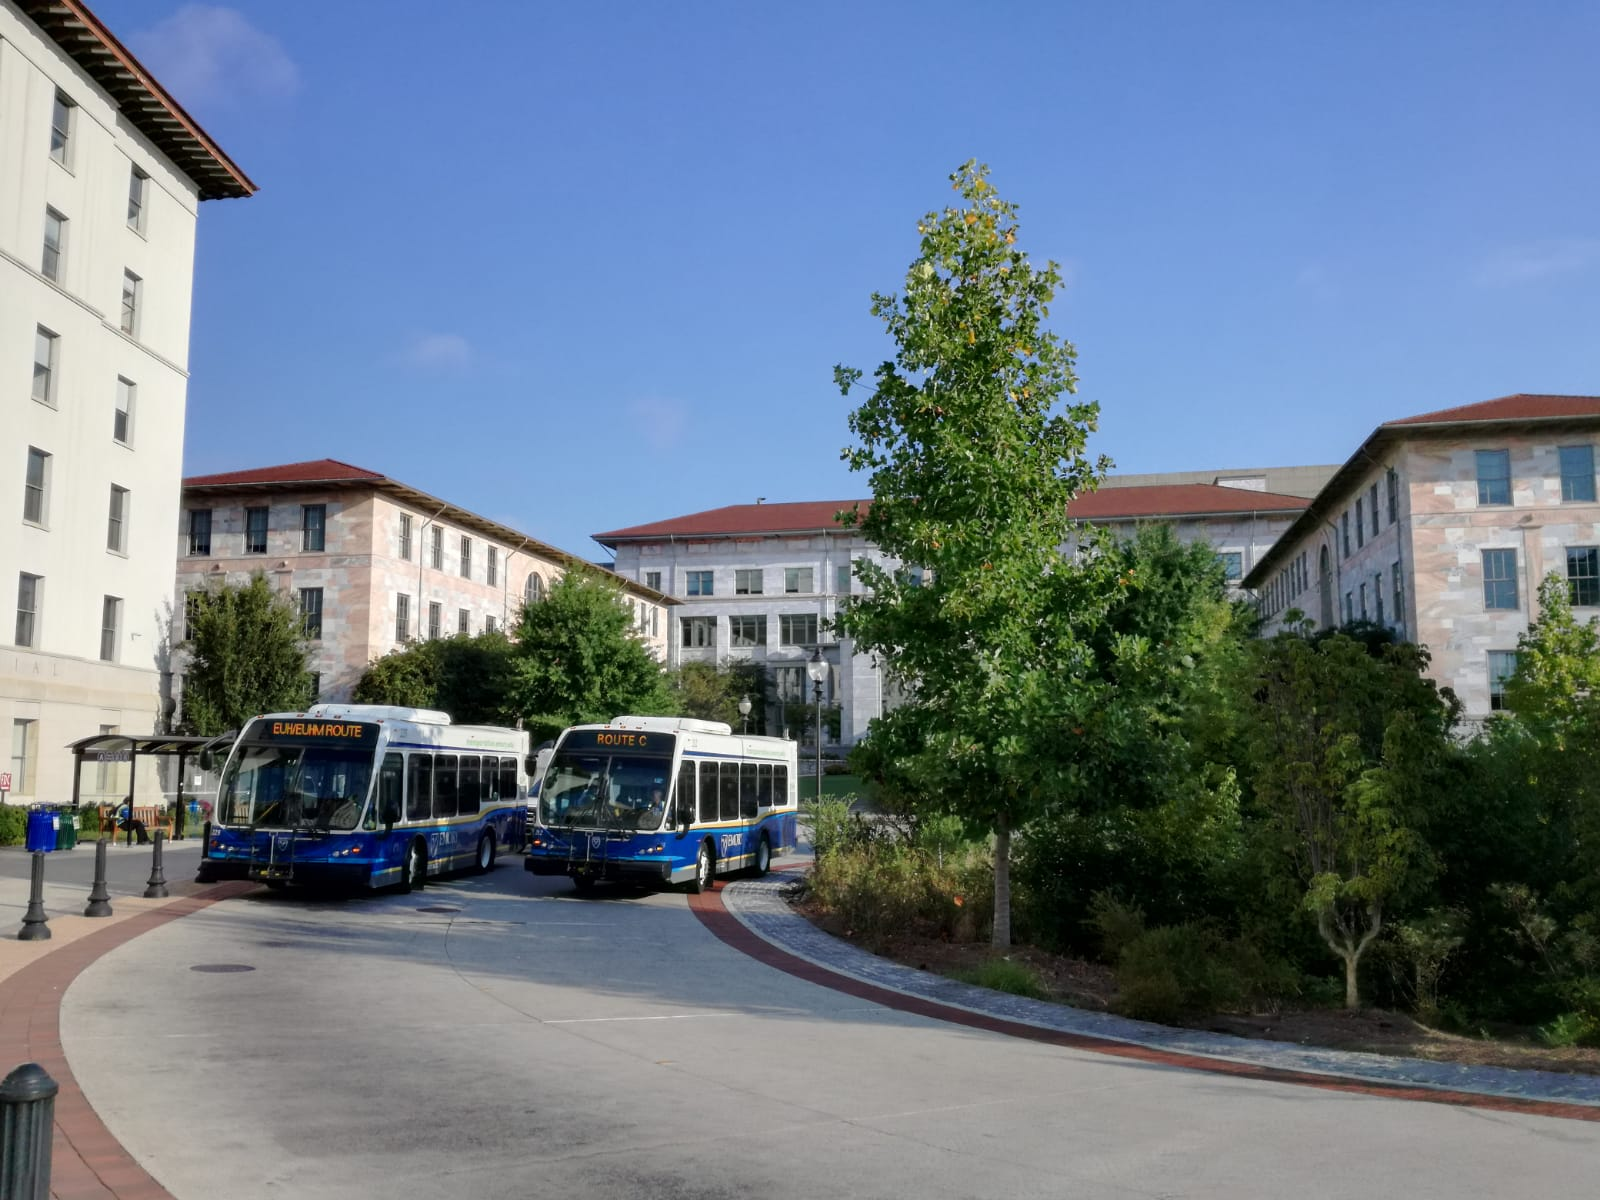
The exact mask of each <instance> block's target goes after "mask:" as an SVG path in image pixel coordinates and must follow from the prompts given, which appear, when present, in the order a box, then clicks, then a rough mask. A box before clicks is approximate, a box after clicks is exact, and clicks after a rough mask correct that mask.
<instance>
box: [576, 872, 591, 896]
mask: <svg viewBox="0 0 1600 1200" xmlns="http://www.w3.org/2000/svg"><path fill="white" fill-rule="evenodd" d="M572 890H573V891H575V892H577V893H578V894H579V895H583V896H587V895H588V894H589V893H590V892H592V891H594V876H593V875H574V876H573V877H572Z"/></svg>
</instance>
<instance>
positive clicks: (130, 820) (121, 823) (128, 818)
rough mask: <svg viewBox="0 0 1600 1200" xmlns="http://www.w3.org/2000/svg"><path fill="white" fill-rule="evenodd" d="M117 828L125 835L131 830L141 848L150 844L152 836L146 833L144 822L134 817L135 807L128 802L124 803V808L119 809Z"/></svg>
mask: <svg viewBox="0 0 1600 1200" xmlns="http://www.w3.org/2000/svg"><path fill="white" fill-rule="evenodd" d="M117 828H118V829H119V830H120V831H121V832H123V833H127V832H128V831H129V830H130V829H131V830H132V831H133V833H134V836H136V837H137V838H138V839H139V845H141V846H147V845H149V844H150V835H149V834H147V833H146V832H145V829H144V822H143V821H141V820H139V819H138V818H137V817H135V816H134V815H133V806H132V805H130V804H129V803H128V801H126V800H124V801H123V802H122V807H121V808H119V809H117Z"/></svg>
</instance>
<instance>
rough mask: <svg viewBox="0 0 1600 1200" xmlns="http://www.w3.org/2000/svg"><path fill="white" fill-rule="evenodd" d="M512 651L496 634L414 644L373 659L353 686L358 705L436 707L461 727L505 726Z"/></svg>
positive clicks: (513, 715)
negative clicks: (462, 725) (461, 725)
mask: <svg viewBox="0 0 1600 1200" xmlns="http://www.w3.org/2000/svg"><path fill="white" fill-rule="evenodd" d="M512 654H513V648H512V644H511V639H510V638H508V637H506V636H505V635H504V634H503V633H500V632H498V631H496V632H494V633H482V634H479V635H477V636H476V637H467V636H465V635H458V636H456V637H450V638H436V639H434V640H431V641H422V642H414V643H412V644H411V645H409V646H402V647H398V648H396V649H395V650H392V651H390V652H389V653H388V654H386V655H384V656H383V657H382V658H379V659H375V660H374V661H373V662H372V664H371V665H370V666H368V668H367V670H366V672H365V673H364V674H363V675H362V676H361V680H360V682H359V683H357V684H356V688H355V692H354V693H353V695H352V697H351V698H352V699H353V700H355V702H356V703H358V704H397V705H402V706H404V707H408V708H436V709H440V710H442V711H444V712H447V713H449V714H450V716H451V719H452V720H454V721H456V722H458V723H460V724H464V725H510V724H513V723H514V722H515V721H516V719H517V717H518V715H519V714H518V713H517V712H516V711H515V710H514V708H513V706H512V703H511V699H510V684H511V668H512Z"/></svg>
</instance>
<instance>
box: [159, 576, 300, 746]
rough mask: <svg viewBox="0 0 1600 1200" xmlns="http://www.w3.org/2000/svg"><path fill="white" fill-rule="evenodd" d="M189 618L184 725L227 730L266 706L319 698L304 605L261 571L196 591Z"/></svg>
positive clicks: (192, 729)
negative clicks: (310, 660)
mask: <svg viewBox="0 0 1600 1200" xmlns="http://www.w3.org/2000/svg"><path fill="white" fill-rule="evenodd" d="M187 624H188V627H189V629H188V639H187V641H185V642H184V644H183V645H184V648H185V649H186V650H187V651H188V660H189V661H188V666H187V668H186V670H185V671H184V675H183V712H182V717H181V724H182V727H183V729H184V731H185V732H187V733H197V734H205V735H212V734H218V733H225V732H227V731H229V730H234V729H238V728H240V727H241V726H242V725H243V724H244V722H245V721H248V720H249V719H250V718H251V717H253V716H256V715H257V714H259V713H268V712H295V711H299V710H302V709H304V708H305V707H306V706H307V705H309V704H310V703H311V702H312V701H313V700H314V699H315V698H316V697H315V695H314V681H313V680H312V678H311V672H310V671H308V670H307V669H306V660H307V642H306V638H305V630H304V628H303V627H302V624H301V617H300V610H299V609H298V608H297V607H296V606H295V603H294V601H292V600H291V599H289V597H288V596H286V595H284V594H283V593H281V592H276V591H273V589H272V587H271V585H270V584H268V583H267V578H266V576H265V575H263V574H262V573H261V572H259V571H258V572H256V574H254V575H252V576H251V577H250V581H249V582H248V583H245V584H228V583H222V584H217V585H214V586H212V587H210V588H207V589H206V590H205V591H203V592H196V593H191V595H190V597H189V611H188V613H187Z"/></svg>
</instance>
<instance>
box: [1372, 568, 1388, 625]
mask: <svg viewBox="0 0 1600 1200" xmlns="http://www.w3.org/2000/svg"><path fill="white" fill-rule="evenodd" d="M1372 603H1373V605H1374V608H1375V610H1376V612H1377V620H1378V624H1379V625H1384V624H1387V622H1385V621H1384V619H1383V576H1382V575H1381V574H1379V575H1374V576H1373V577H1372Z"/></svg>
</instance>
